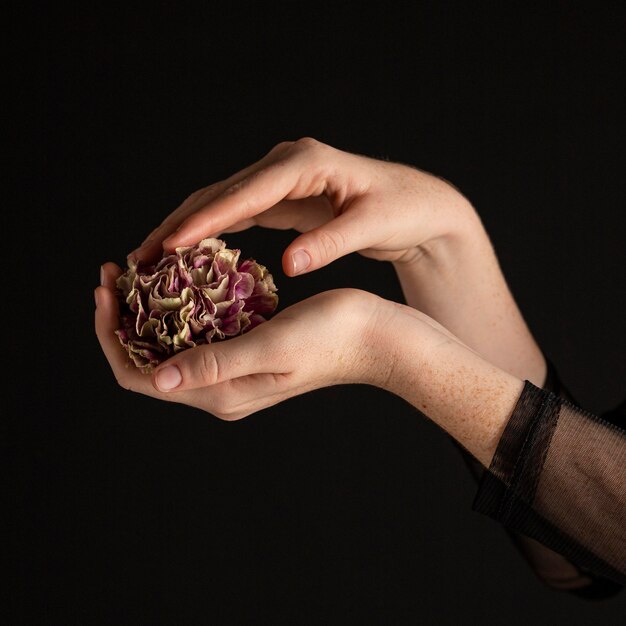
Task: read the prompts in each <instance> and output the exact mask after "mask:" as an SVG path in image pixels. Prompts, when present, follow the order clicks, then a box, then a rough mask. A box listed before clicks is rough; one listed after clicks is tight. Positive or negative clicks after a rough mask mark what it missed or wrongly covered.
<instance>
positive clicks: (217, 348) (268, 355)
mask: <svg viewBox="0 0 626 626" xmlns="http://www.w3.org/2000/svg"><path fill="white" fill-rule="evenodd" d="M266 324H269V322H266ZM263 326H265V324H263V325H261V326H259V327H257V328H255V329H254V331H252V332H250V333H247V334H245V335H241V336H240V337H235V338H233V339H229V340H227V341H220V342H216V343H212V344H208V345H202V346H198V347H196V348H194V349H192V350H185V351H183V352H181V353H179V354H177V355H175V356H173V357H171V358H170V359H168V360H167V361H166V362H165V363H163V364H161V365H160V366H159V367H157V368H156V370H155V371H154V373H153V375H152V382H153V385H154V388H155V389H156V390H158V391H162V392H172V391H176V392H179V391H186V390H189V389H198V388H200V387H208V386H212V385H217V384H219V383H223V382H225V381H228V380H231V379H233V378H239V377H240V376H248V375H250V374H263V373H266V374H267V373H277V374H278V373H286V371H288V370H287V369H285V367H284V364H283V363H281V360H282V359H279V358H277V356H278V355H277V350H276V349H275V346H273V345H272V341H271V336H270V335H268V334H267V333H266V332H263V330H264V329H263Z"/></svg>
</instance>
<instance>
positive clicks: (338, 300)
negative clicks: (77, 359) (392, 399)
mask: <svg viewBox="0 0 626 626" xmlns="http://www.w3.org/2000/svg"><path fill="white" fill-rule="evenodd" d="M120 272H121V270H120V268H119V267H117V266H116V265H114V264H113V263H107V264H106V265H105V266H104V268H103V274H104V277H103V278H104V280H103V283H104V285H103V286H101V287H98V288H97V289H96V303H97V306H96V333H97V335H98V339H99V341H100V344H101V346H102V349H103V351H104V353H105V355H106V357H107V359H108V361H109V364H110V365H111V368H112V370H113V373H114V374H115V377H116V378H117V381H118V382H119V384H120V385H121V386H122V387H124V388H125V389H128V390H130V391H135V392H139V393H144V394H146V395H149V396H152V397H154V398H159V399H161V400H168V401H172V402H181V403H183V404H187V405H189V406H194V407H197V408H199V409H202V410H204V411H207V412H209V413H212V414H213V415H215V416H217V417H219V418H221V419H224V420H236V419H241V418H242V417H245V416H247V415H250V414H251V413H254V412H255V411H259V410H261V409H264V408H266V407H269V406H272V405H274V404H277V403H279V402H281V401H283V400H286V399H287V398H290V397H292V396H296V395H299V394H302V393H306V392H307V391H312V390H313V389H318V388H320V387H326V386H330V385H336V384H345V383H365V384H371V385H375V386H378V387H381V388H383V389H386V390H388V391H390V392H392V393H395V394H397V395H399V396H400V397H402V398H404V399H405V400H406V401H407V402H409V403H410V404H412V405H413V406H414V407H416V408H417V409H419V410H420V411H422V412H423V413H424V414H426V415H428V416H429V417H430V418H431V419H432V420H433V421H434V422H435V423H437V424H438V425H439V426H441V427H442V428H444V429H445V430H446V431H447V432H448V433H449V434H450V435H451V436H452V437H454V438H455V439H456V440H457V441H459V443H461V445H463V446H464V447H465V448H466V449H467V450H469V451H470V452H471V453H472V454H473V455H474V456H475V457H476V458H477V459H478V460H479V461H480V462H481V463H483V464H484V465H488V464H489V462H490V460H491V457H492V455H493V453H494V451H495V448H496V445H497V442H498V441H499V439H500V436H501V433H502V430H503V428H504V425H505V424H506V422H507V420H508V417H509V416H510V414H511V411H512V409H513V406H514V404H515V401H516V399H517V398H518V397H519V394H520V392H521V387H522V383H521V381H520V380H518V379H516V378H515V377H513V376H511V375H510V374H507V373H506V372H504V371H502V370H499V369H498V368H497V367H495V366H493V365H491V364H490V363H488V362H487V361H485V360H484V359H482V358H481V357H480V356H479V355H478V354H477V353H475V352H474V351H473V350H471V349H470V348H468V347H467V346H465V345H464V344H463V343H462V342H461V341H459V340H458V339H457V338H456V337H454V335H452V334H451V333H449V332H448V331H447V330H446V329H445V328H443V327H442V326H441V325H440V324H438V323H437V322H435V321H434V320H432V319H430V318H429V317H428V316H426V315H424V314H423V313H420V312H419V311H416V310H414V309H411V308H410V307H407V306H404V305H401V304H396V303H395V302H389V301H388V300H383V299H382V298H379V297H378V296H374V295H372V294H369V293H367V292H364V291H359V290H356V289H337V290H333V291H327V292H324V293H321V294H318V295H316V296H313V297H312V298H308V299H307V300H304V301H302V302H300V303H298V304H295V305H293V306H291V307H289V308H287V309H285V310H284V311H282V312H281V313H279V314H278V315H276V316H275V317H274V318H272V319H271V320H270V321H268V322H265V323H263V324H261V325H260V326H257V327H256V328H255V329H254V330H252V331H250V332H248V333H247V334H245V335H242V336H240V337H235V338H234V339H229V340H228V341H223V342H219V343H215V344H209V345H202V346H198V347H197V348H193V349H191V350H185V351H183V352H180V353H179V354H177V355H175V356H173V357H171V358H170V359H168V360H167V361H165V362H164V363H162V364H161V365H160V366H159V367H158V368H157V369H156V370H155V372H154V373H153V374H152V376H147V375H146V374H142V373H141V372H140V371H139V370H138V369H136V368H135V367H134V366H133V365H129V360H128V357H127V354H126V352H125V351H124V349H123V348H122V346H121V345H120V344H119V341H118V339H117V337H116V336H115V330H116V329H117V328H118V327H119V319H118V304H117V299H116V296H115V294H114V291H113V288H114V285H115V279H116V277H117V276H118V275H119V274H120Z"/></svg>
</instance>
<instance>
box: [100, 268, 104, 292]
mask: <svg viewBox="0 0 626 626" xmlns="http://www.w3.org/2000/svg"><path fill="white" fill-rule="evenodd" d="M100 284H101V285H102V286H103V287H104V267H102V265H101V266H100Z"/></svg>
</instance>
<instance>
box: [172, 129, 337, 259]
mask: <svg viewBox="0 0 626 626" xmlns="http://www.w3.org/2000/svg"><path fill="white" fill-rule="evenodd" d="M302 142H303V140H300V141H298V142H296V143H295V144H293V145H292V146H291V147H290V148H289V149H285V150H283V151H282V152H280V153H278V154H277V155H275V157H274V158H273V159H271V160H269V161H268V164H267V165H265V166H264V167H262V168H260V169H258V170H255V171H254V172H252V173H251V174H250V175H248V176H246V177H244V178H242V179H240V180H239V181H238V182H237V183H235V184H233V185H231V186H230V187H228V188H227V189H225V190H224V191H223V192H222V193H221V194H220V195H218V196H217V197H215V198H214V199H213V200H212V201H211V202H210V203H209V204H208V205H207V206H204V207H202V208H201V209H199V210H198V211H196V212H195V213H194V214H193V215H190V216H189V217H188V218H187V219H186V220H185V221H184V222H183V223H182V224H181V225H180V227H179V228H178V230H177V231H176V232H175V233H174V234H173V235H171V236H170V237H168V238H167V239H166V240H164V242H163V246H164V248H165V249H166V250H168V251H169V250H173V249H174V248H176V247H177V246H185V245H190V244H192V243H195V242H197V241H199V240H200V239H202V238H203V237H206V236H207V234H209V233H212V232H220V231H224V230H225V229H227V228H229V227H230V226H232V225H233V224H236V223H238V222H241V221H243V220H246V219H248V218H251V217H254V216H255V215H258V214H260V213H263V212H264V211H266V210H267V209H269V208H271V207H273V206H274V205H276V204H278V203H279V202H281V201H282V200H296V199H301V198H308V197H311V196H320V195H322V193H323V192H324V190H325V188H326V177H327V173H328V171H329V166H328V163H327V160H328V159H327V156H328V154H330V152H327V151H332V154H334V153H336V152H338V151H335V150H334V149H332V148H330V147H329V146H323V147H319V146H322V144H319V143H317V142H314V141H313V140H307V142H306V143H302ZM310 142H313V143H314V144H315V145H316V146H318V147H315V148H313V146H312V145H311V143H310ZM297 146H300V148H299V149H298V150H294V148H296V147H297ZM303 146H304V147H303Z"/></svg>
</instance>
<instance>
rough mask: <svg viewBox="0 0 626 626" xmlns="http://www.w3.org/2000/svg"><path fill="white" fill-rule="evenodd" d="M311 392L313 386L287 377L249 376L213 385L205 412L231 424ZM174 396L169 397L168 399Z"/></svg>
mask: <svg viewBox="0 0 626 626" xmlns="http://www.w3.org/2000/svg"><path fill="white" fill-rule="evenodd" d="M314 388H315V385H314V384H311V383H310V382H309V383H300V384H297V383H296V382H295V381H294V380H293V375H292V374H290V373H287V374H252V375H250V376H242V377H241V378H235V379H233V380H230V381H228V382H226V383H222V384H220V385H216V386H215V387H213V388H211V389H210V390H206V394H205V396H206V395H209V396H211V395H212V394H213V390H215V392H216V393H215V396H214V397H213V398H212V399H211V403H210V408H209V412H210V413H213V415H215V416H217V417H219V418H221V419H224V420H229V421H231V420H238V419H241V418H243V417H246V416H248V415H251V414H252V413H256V412H257V411H261V410H263V409H266V408H268V407H270V406H273V405H275V404H278V403H279V402H282V401H283V400H287V399H288V398H291V397H293V396H297V395H299V394H302V393H306V392H307V391H310V390H311V389H314ZM188 393H194V392H188ZM176 395H177V394H173V395H172V396H171V397H175V396H176ZM205 403H206V398H205Z"/></svg>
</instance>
